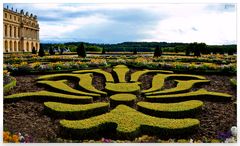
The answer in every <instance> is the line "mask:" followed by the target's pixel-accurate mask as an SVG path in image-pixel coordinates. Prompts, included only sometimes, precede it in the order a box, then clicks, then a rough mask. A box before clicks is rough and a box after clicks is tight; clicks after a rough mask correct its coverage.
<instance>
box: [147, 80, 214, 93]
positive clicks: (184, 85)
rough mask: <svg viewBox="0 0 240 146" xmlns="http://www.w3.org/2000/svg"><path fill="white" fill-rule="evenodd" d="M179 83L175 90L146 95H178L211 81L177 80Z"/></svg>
mask: <svg viewBox="0 0 240 146" xmlns="http://www.w3.org/2000/svg"><path fill="white" fill-rule="evenodd" d="M175 82H177V86H176V87H175V88H170V89H165V90H162V91H156V92H150V93H146V94H145V95H156V94H170V93H171V94H176V93H182V92H187V91H189V90H191V89H192V87H193V86H194V85H196V84H202V83H209V82H210V80H188V81H185V80H175Z"/></svg>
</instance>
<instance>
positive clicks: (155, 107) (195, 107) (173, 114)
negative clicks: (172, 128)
mask: <svg viewBox="0 0 240 146" xmlns="http://www.w3.org/2000/svg"><path fill="white" fill-rule="evenodd" d="M202 106H203V102H202V101H199V100H189V101H184V102H178V103H151V102H144V101H143V102H138V103H137V108H138V110H139V111H141V112H143V113H145V114H148V115H152V116H157V117H168V118H183V117H194V116H195V115H196V114H197V113H199V112H200V111H201V109H202Z"/></svg>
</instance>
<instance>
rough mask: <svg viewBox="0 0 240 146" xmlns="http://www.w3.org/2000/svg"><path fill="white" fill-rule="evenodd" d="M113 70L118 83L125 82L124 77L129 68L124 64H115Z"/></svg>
mask: <svg viewBox="0 0 240 146" xmlns="http://www.w3.org/2000/svg"><path fill="white" fill-rule="evenodd" d="M113 71H114V72H115V73H116V74H117V77H118V81H119V82H120V83H126V80H125V77H126V74H127V73H128V72H129V68H128V67H127V66H125V65H117V66H115V67H114V68H113Z"/></svg>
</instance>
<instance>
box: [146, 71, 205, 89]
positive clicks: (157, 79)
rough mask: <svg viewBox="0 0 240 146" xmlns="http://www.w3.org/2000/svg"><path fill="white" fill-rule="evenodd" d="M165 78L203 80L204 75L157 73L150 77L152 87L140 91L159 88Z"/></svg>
mask: <svg viewBox="0 0 240 146" xmlns="http://www.w3.org/2000/svg"><path fill="white" fill-rule="evenodd" d="M167 79H201V80H204V79H205V77H203V76H197V75H186V74H157V75H155V76H154V77H153V79H152V87H151V88H150V89H147V90H143V91H142V93H147V92H154V91H157V90H160V89H161V88H162V87H163V85H164V82H165V80H167Z"/></svg>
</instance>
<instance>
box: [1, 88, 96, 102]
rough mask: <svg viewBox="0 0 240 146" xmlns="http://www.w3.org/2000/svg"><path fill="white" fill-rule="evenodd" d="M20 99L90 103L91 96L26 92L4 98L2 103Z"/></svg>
mask: <svg viewBox="0 0 240 146" xmlns="http://www.w3.org/2000/svg"><path fill="white" fill-rule="evenodd" d="M21 99H31V100H44V101H58V102H59V101H63V102H68V103H91V102H92V101H93V98H92V97H91V96H76V95H69V94H61V93H56V92H49V91H38V92H27V93H19V94H12V95H8V96H4V102H5V101H6V102H8V101H17V100H21Z"/></svg>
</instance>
